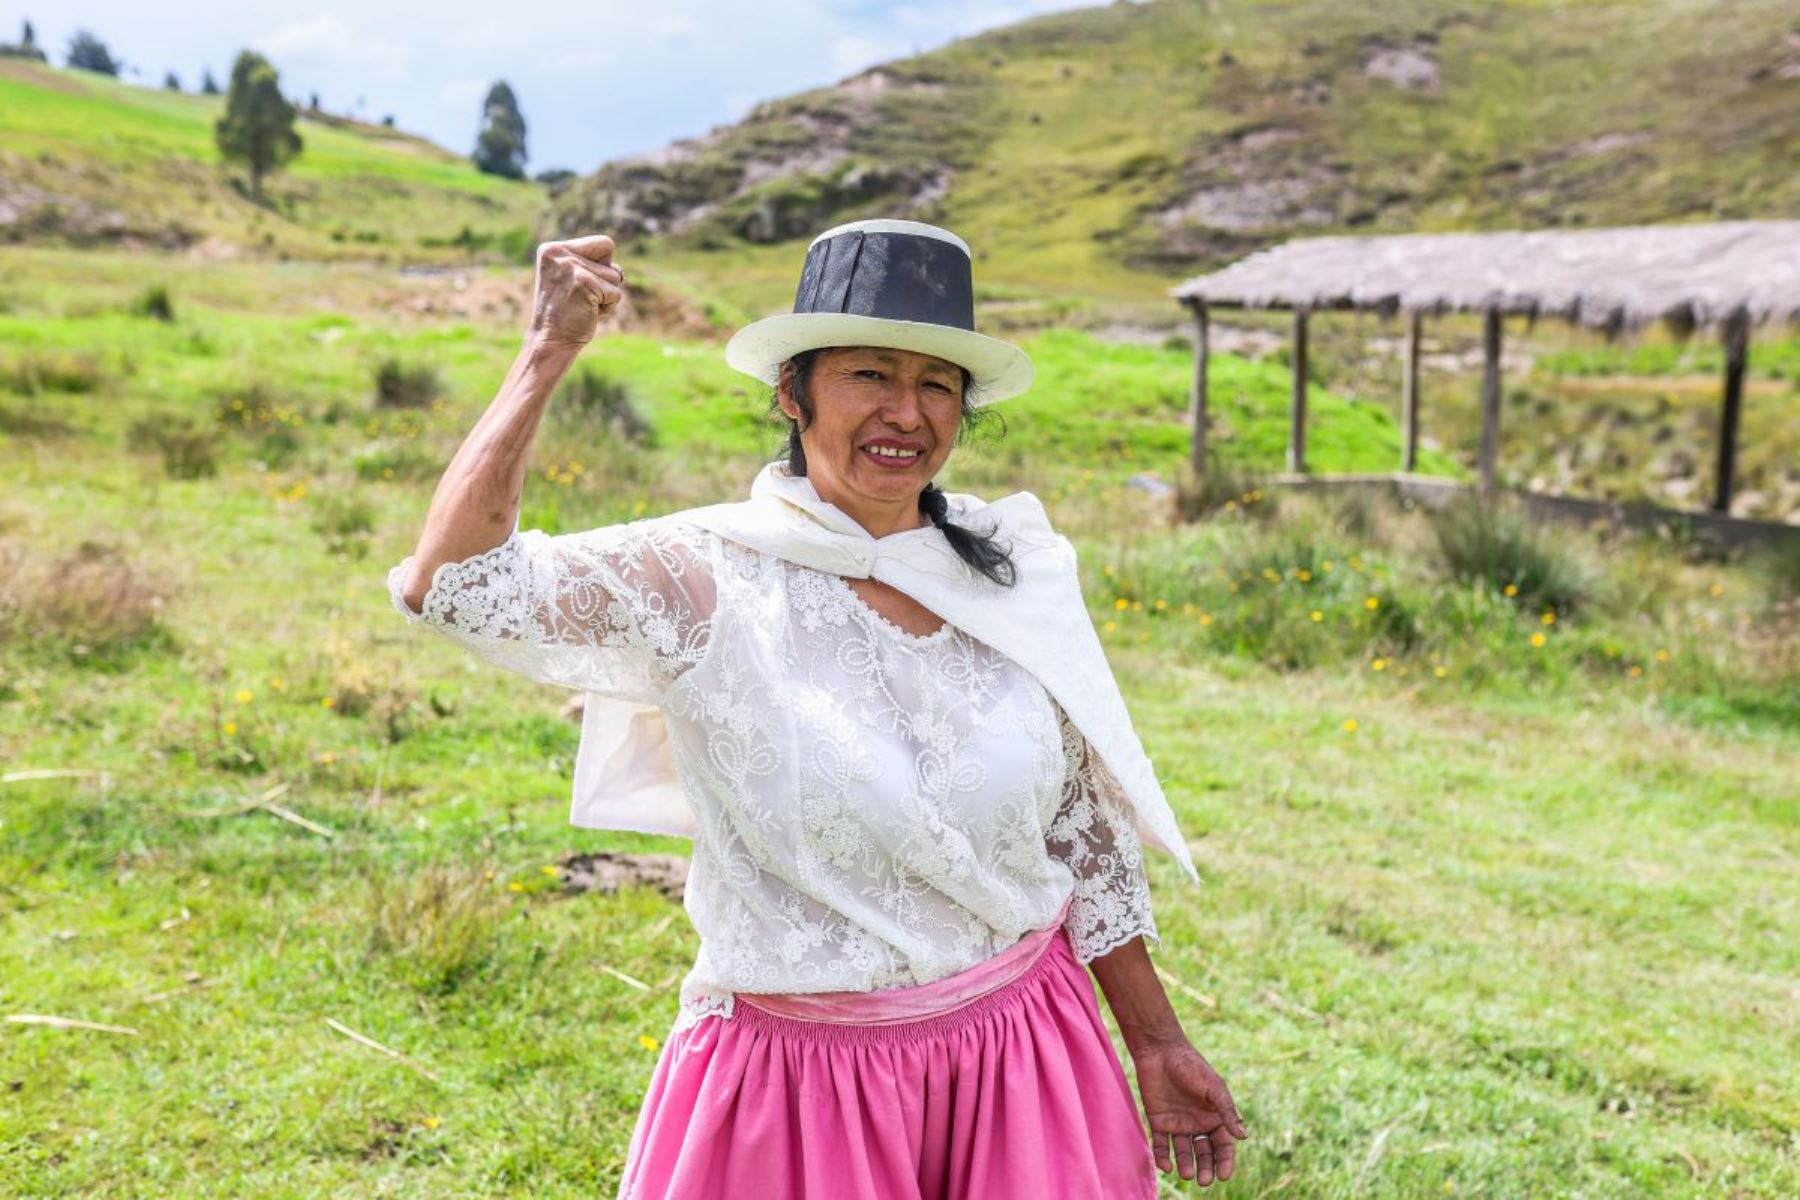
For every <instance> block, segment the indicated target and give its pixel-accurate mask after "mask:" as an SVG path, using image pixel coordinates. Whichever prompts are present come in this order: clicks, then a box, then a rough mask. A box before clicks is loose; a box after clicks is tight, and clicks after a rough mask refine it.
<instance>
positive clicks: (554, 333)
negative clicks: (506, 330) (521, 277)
mask: <svg viewBox="0 0 1800 1200" xmlns="http://www.w3.org/2000/svg"><path fill="white" fill-rule="evenodd" d="M612 255H613V240H612V239H611V238H609V237H607V236H606V235H605V234H603V233H599V234H594V235H592V236H590V237H578V238H568V239H566V240H564V241H560V242H544V243H543V244H541V245H540V246H538V248H537V278H536V281H535V283H534V284H533V287H532V299H531V327H530V329H529V330H528V331H527V332H528V335H529V336H530V337H532V338H535V339H537V340H539V341H544V342H558V343H563V344H566V345H574V346H583V345H586V344H587V343H588V342H590V341H592V340H593V338H594V331H595V329H596V328H597V327H598V326H599V324H600V320H601V318H602V317H604V316H606V314H608V313H610V312H611V311H612V310H613V309H615V308H617V307H618V305H619V301H621V300H623V299H624V298H625V273H624V272H623V271H621V270H619V268H618V267H616V266H614V265H613V260H612Z"/></svg>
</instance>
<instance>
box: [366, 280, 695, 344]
mask: <svg viewBox="0 0 1800 1200" xmlns="http://www.w3.org/2000/svg"><path fill="white" fill-rule="evenodd" d="M531 286H532V272H531V271H530V269H529V268H524V267H521V268H518V269H516V270H511V271H507V272H505V273H503V274H482V273H480V272H477V271H474V270H461V269H458V268H455V267H447V268H422V267H412V268H407V269H403V270H402V271H401V273H400V284H399V286H397V287H394V288H390V289H389V290H388V291H387V292H386V293H384V295H383V296H382V297H381V299H380V303H379V307H380V308H381V309H383V310H385V311H390V312H391V311H395V310H398V311H400V312H408V313H414V314H416V315H418V316H423V317H443V318H448V319H451V320H467V321H503V322H506V323H508V324H512V325H516V326H518V327H519V328H520V329H523V328H524V325H525V322H526V318H527V316H528V314H529V312H530V308H531ZM716 332H717V330H715V329H714V328H713V325H712V323H711V322H710V321H708V320H707V318H706V315H705V313H703V312H702V311H701V310H700V308H699V307H698V306H697V305H695V304H693V303H692V302H691V301H689V300H688V299H687V298H686V297H684V296H682V295H681V294H680V293H678V292H675V291H673V290H670V289H666V288H660V287H654V286H651V285H648V284H643V283H632V284H629V285H628V286H627V289H626V293H625V302H624V303H623V304H621V305H620V306H619V308H618V310H617V311H616V312H614V314H613V315H612V316H611V317H610V318H608V319H607V320H606V321H604V322H602V323H601V326H600V333H601V335H605V334H607V333H654V334H661V335H664V336H668V337H684V338H704V337H710V336H712V335H713V334H714V333H716Z"/></svg>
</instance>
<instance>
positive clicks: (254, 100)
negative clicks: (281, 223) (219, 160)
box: [213, 50, 303, 196]
mask: <svg viewBox="0 0 1800 1200" xmlns="http://www.w3.org/2000/svg"><path fill="white" fill-rule="evenodd" d="M295 115H296V114H295V110H294V106H293V105H292V104H289V103H288V102H287V100H286V98H285V97H283V96H282V94H281V80H280V77H279V76H278V75H277V74H276V73H275V68H274V67H272V66H270V65H269V60H268V59H266V58H264V57H263V56H262V55H260V54H258V53H257V52H256V51H254V50H243V51H240V52H239V53H238V56H237V61H236V62H235V63H233V64H232V67H231V89H230V91H228V92H227V93H226V94H225V114H224V115H223V116H221V117H220V118H219V120H218V122H217V123H216V124H215V125H214V126H213V140H214V141H216V142H217V143H218V146H219V153H220V154H222V155H224V156H225V159H226V160H227V161H228V162H240V163H243V164H244V165H245V166H247V167H249V168H250V190H251V191H253V192H254V193H256V194H257V195H258V196H260V195H262V177H263V176H264V175H266V174H267V173H268V172H270V171H273V170H276V169H277V168H279V167H282V166H284V165H286V164H287V162H288V161H289V160H290V159H292V158H293V157H294V156H295V155H297V154H299V153H300V150H301V147H302V145H303V143H302V142H301V140H300V135H299V134H298V133H295V132H294V117H295Z"/></svg>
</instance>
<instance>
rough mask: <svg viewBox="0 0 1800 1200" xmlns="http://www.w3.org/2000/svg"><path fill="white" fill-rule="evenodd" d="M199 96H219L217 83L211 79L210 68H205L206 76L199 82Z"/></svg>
mask: <svg viewBox="0 0 1800 1200" xmlns="http://www.w3.org/2000/svg"><path fill="white" fill-rule="evenodd" d="M200 94H201V95H202V96H216V95H218V94H219V81H218V80H216V79H214V78H213V73H212V68H211V67H208V68H206V75H205V77H204V78H202V79H201V80H200Z"/></svg>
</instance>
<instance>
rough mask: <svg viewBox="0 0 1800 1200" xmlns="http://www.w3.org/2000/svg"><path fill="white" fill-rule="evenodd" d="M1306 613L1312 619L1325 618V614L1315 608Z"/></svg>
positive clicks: (1320, 619) (1319, 619)
mask: <svg viewBox="0 0 1800 1200" xmlns="http://www.w3.org/2000/svg"><path fill="white" fill-rule="evenodd" d="M1306 615H1307V616H1309V617H1311V618H1312V619H1313V620H1314V621H1323V620H1324V619H1325V614H1324V613H1322V612H1320V611H1319V610H1318V609H1316V608H1315V609H1313V610H1312V611H1311V612H1310V613H1308V614H1306Z"/></svg>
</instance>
